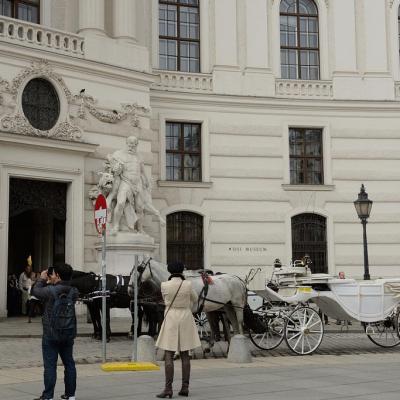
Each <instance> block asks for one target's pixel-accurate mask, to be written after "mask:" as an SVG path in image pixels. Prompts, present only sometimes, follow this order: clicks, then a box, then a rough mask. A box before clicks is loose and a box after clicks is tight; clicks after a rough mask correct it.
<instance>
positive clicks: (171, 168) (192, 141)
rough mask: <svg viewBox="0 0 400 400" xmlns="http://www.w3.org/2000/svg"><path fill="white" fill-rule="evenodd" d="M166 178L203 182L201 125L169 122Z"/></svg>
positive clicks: (167, 128) (166, 139) (166, 140)
mask: <svg viewBox="0 0 400 400" xmlns="http://www.w3.org/2000/svg"><path fill="white" fill-rule="evenodd" d="M165 142H166V153H167V154H166V172H167V173H166V178H167V180H169V181H195V182H199V181H201V125H200V124H193V123H186V122H185V123H183V122H167V126H166V138H165Z"/></svg>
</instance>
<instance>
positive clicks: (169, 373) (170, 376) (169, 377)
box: [157, 351, 190, 399]
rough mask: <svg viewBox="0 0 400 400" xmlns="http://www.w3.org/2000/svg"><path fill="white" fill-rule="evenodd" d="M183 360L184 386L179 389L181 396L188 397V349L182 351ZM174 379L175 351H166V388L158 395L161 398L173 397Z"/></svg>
mask: <svg viewBox="0 0 400 400" xmlns="http://www.w3.org/2000/svg"><path fill="white" fill-rule="evenodd" d="M180 356H181V360H182V388H181V390H180V391H179V393H178V394H179V396H183V397H188V396H189V380H190V357H189V352H188V351H181V353H180ZM173 380H174V352H173V351H166V352H165V389H164V390H163V391H162V392H161V393H160V394H158V395H157V397H158V398H160V399H165V398H166V397H169V398H171V397H172V395H173V392H172V382H173Z"/></svg>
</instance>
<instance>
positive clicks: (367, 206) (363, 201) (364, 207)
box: [354, 184, 372, 281]
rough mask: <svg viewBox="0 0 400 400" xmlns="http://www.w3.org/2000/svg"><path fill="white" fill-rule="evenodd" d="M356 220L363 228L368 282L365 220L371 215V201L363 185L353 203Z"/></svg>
mask: <svg viewBox="0 0 400 400" xmlns="http://www.w3.org/2000/svg"><path fill="white" fill-rule="evenodd" d="M354 207H355V208H356V211H357V215H358V218H360V220H361V224H362V226H363V240H364V280H366V281H369V280H370V279H371V278H370V276H369V263H368V243H367V219H368V218H369V214H370V213H371V208H372V200H370V199H369V198H368V193H367V192H366V191H365V187H364V184H362V185H361V190H360V193H358V199H357V200H356V201H355V202H354Z"/></svg>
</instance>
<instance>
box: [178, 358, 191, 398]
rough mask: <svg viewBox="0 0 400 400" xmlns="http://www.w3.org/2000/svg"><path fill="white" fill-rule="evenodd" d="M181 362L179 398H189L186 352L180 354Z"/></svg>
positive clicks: (188, 369)
mask: <svg viewBox="0 0 400 400" xmlns="http://www.w3.org/2000/svg"><path fill="white" fill-rule="evenodd" d="M181 360H182V388H181V390H180V391H179V393H178V394H179V396H184V397H188V396H189V380H190V357H189V352H188V351H182V352H181Z"/></svg>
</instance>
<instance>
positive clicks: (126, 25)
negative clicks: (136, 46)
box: [113, 0, 136, 42]
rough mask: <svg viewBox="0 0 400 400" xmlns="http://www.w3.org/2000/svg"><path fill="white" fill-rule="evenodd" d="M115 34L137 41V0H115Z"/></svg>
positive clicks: (119, 37) (115, 36)
mask: <svg viewBox="0 0 400 400" xmlns="http://www.w3.org/2000/svg"><path fill="white" fill-rule="evenodd" d="M113 34H114V38H116V39H124V40H126V41H130V42H136V0H113Z"/></svg>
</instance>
